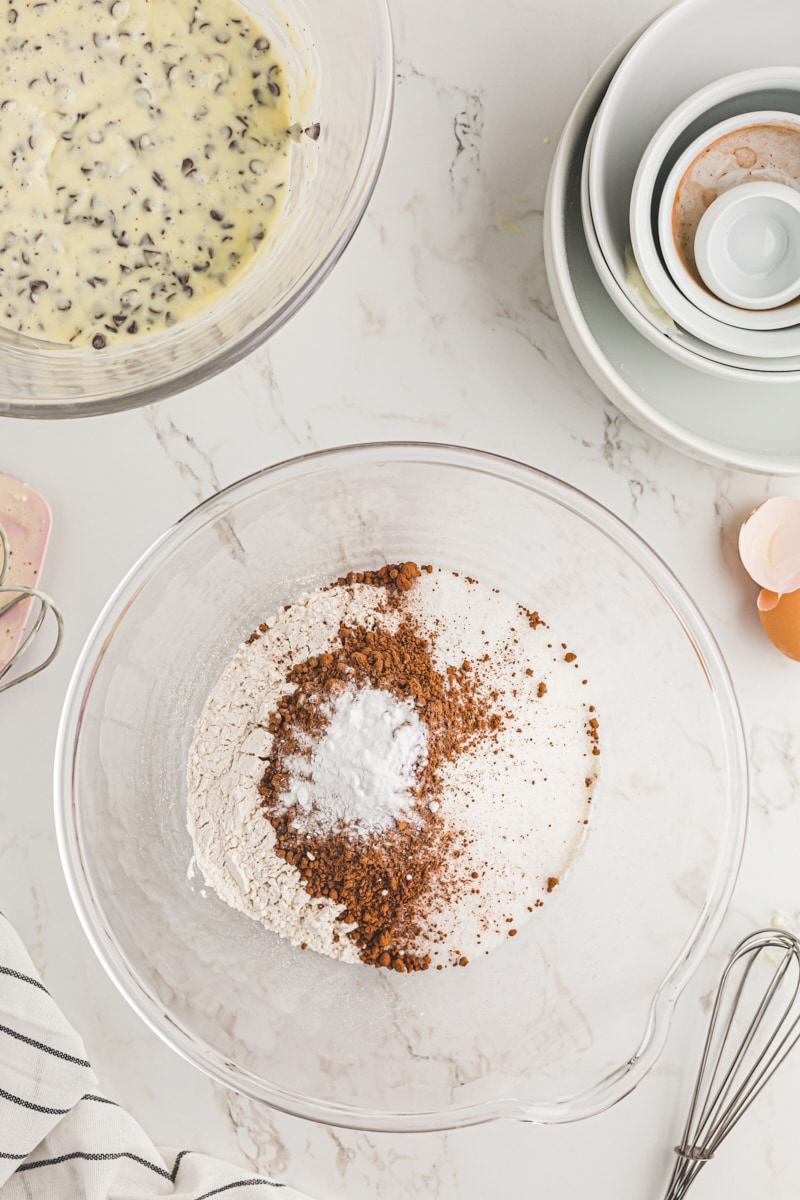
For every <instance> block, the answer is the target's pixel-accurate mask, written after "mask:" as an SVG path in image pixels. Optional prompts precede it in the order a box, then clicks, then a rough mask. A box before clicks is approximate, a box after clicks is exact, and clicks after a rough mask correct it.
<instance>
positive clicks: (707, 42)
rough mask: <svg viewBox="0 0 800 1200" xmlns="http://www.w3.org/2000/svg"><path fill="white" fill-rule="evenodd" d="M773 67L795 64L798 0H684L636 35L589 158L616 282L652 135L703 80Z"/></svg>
mask: <svg viewBox="0 0 800 1200" xmlns="http://www.w3.org/2000/svg"><path fill="white" fill-rule="evenodd" d="M775 66H781V67H797V66H800V4H798V3H797V0H759V2H758V3H753V0H681V2H680V3H678V4H676V5H675V6H674V7H672V8H669V9H667V11H666V12H664V13H662V14H661V16H660V17H657V18H656V20H655V21H653V23H652V24H651V25H650V26H649V27H648V28H647V29H646V30H645V32H644V33H643V34H642V35H641V37H640V38H638V40H637V41H636V42H635V44H634V45H633V47H632V48H631V50H630V52H629V53H628V54H627V55H626V57H625V59H624V61H623V62H622V63H621V65H620V67H619V69H618V70H617V71H616V73H615V75H614V77H613V80H611V81H610V83H609V86H608V88H607V90H606V93H605V96H604V98H603V100H602V102H601V105H600V109H599V112H598V114H597V121H596V125H595V135H594V147H593V151H592V157H591V162H590V164H589V189H590V200H591V208H592V213H593V216H594V223H595V228H596V230H597V234H598V237H599V239H600V245H601V247H602V250H603V253H604V255H605V258H606V261H607V262H608V265H609V267H610V268H611V271H612V273H613V274H614V276H615V278H616V279H617V282H618V283H619V284H620V286H624V282H625V258H624V255H625V246H626V245H629V244H630V233H629V228H628V202H629V199H630V195H631V192H632V190H633V181H634V178H635V175H636V170H637V168H638V165H639V161H640V159H641V157H642V155H643V154H644V151H645V149H646V148H647V145H648V143H649V141H650V139H651V137H652V136H653V134H654V133H655V132H656V130H657V129H658V127H659V126H660V125H661V123H662V122H663V121H664V120H666V118H667V117H668V116H669V114H670V113H671V112H672V110H673V109H675V108H677V107H678V105H679V104H681V103H682V102H683V101H684V100H685V99H686V98H687V97H688V96H690V95H691V94H692V93H693V92H696V91H699V90H700V88H702V87H704V86H705V85H706V84H709V83H712V82H713V81H714V80H717V79H720V78H721V77H722V76H724V75H731V74H733V72H735V71H742V70H746V69H748V68H753V69H754V68H756V67H775ZM620 198H621V199H622V203H620Z"/></svg>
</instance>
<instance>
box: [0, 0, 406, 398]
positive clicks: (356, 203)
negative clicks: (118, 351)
mask: <svg viewBox="0 0 800 1200" xmlns="http://www.w3.org/2000/svg"><path fill="white" fill-rule="evenodd" d="M373 20H374V23H375V26H376V29H377V30H378V32H379V36H380V42H379V44H376V46H375V54H374V57H373V63H374V65H375V88H374V94H373V98H372V109H371V114H370V121H369V126H368V134H367V142H366V145H365V148H364V154H363V155H362V158H361V162H360V163H359V167H358V171H357V173H356V175H355V177H354V179H353V182H352V186H351V188H350V200H349V202H348V204H347V206H346V208H345V209H343V211H342V214H341V216H340V218H339V221H338V222H337V228H336V229H335V230H334V231H333V233H332V235H331V239H330V240H329V242H328V245H327V246H325V247H321V248H320V250H318V252H317V254H316V255H315V258H314V260H313V261H312V262H311V263H310V264H309V265H308V266H307V268H306V270H305V272H304V274H303V275H302V276H301V278H300V279H299V281H298V282H297V284H295V285H294V287H293V288H292V290H291V291H290V293H289V294H288V295H287V296H286V297H285V299H284V300H283V302H282V303H281V304H280V305H279V306H278V308H276V309H275V311H274V312H273V313H271V314H270V315H267V316H265V317H263V318H262V319H260V320H259V322H258V324H257V325H256V326H255V328H252V329H250V331H249V332H248V333H246V334H244V335H240V336H238V337H236V338H233V339H232V340H231V341H228V342H226V343H225V344H224V345H222V346H220V347H219V349H218V350H217V351H216V353H214V354H212V355H210V356H209V357H208V358H207V359H204V361H203V362H202V363H200V364H199V365H198V366H194V367H191V368H188V369H184V370H182V371H179V372H177V373H172V374H169V375H168V376H166V377H164V378H162V379H160V380H154V381H153V382H151V383H148V384H145V385H144V386H141V385H136V386H131V387H122V388H120V389H119V390H117V391H114V392H109V393H108V394H106V395H98V396H97V397H96V398H94V399H91V400H84V399H72V400H46V401H44V402H38V401H35V400H20V399H15V398H14V397H13V396H2V395H0V416H2V417H20V418H30V419H66V418H70V417H95V416H101V415H104V414H107V413H116V412H125V411H127V410H128V409H131V408H140V407H143V406H144V405H147V404H153V403H155V402H156V401H158V400H165V399H166V398H167V397H169V396H174V395H175V394H176V393H178V392H182V391H186V390H188V389H189V388H193V387H197V386H198V385H199V384H201V383H205V382H206V381H207V380H209V379H213V378H214V377H215V376H216V375H219V374H220V373H221V372H222V371H225V370H227V369H228V367H232V366H234V365H235V364H236V363H238V362H241V361H242V360H243V359H245V358H247V356H248V355H249V354H251V353H252V352H253V350H255V349H257V348H258V347H259V346H260V345H262V343H264V342H266V341H268V340H269V338H271V337H272V336H273V335H274V334H275V333H277V332H278V331H279V330H280V329H282V328H283V326H284V325H285V324H286V323H287V321H289V320H290V319H291V317H293V316H294V315H295V313H297V312H298V311H299V310H300V309H301V308H302V307H303V305H304V304H305V303H306V301H307V300H309V299H310V298H311V296H312V295H313V294H314V293H315V292H316V290H317V288H319V287H320V285H321V284H322V283H323V282H324V280H325V279H326V278H327V277H328V275H329V274H330V273H331V271H332V270H333V268H334V267H335V266H336V264H337V262H338V261H339V259H340V258H341V257H342V255H343V254H344V252H345V250H346V249H347V246H348V245H349V243H350V241H351V240H352V238H353V236H354V234H355V232H356V230H357V229H358V227H359V225H360V224H361V220H362V218H363V216H364V213H365V212H366V209H367V205H368V204H369V202H370V200H371V199H372V195H373V193H374V191H375V188H376V186H377V183H378V179H379V178H380V174H381V169H382V167H383V163H384V160H385V158H386V150H387V147H388V144H389V133H390V130H391V124H392V115H393V112H394V97H395V48H394V34H393V31H392V21H391V14H390V10H389V0H375V4H374V9H373ZM370 149H372V153H369V151H370ZM178 328H179V327H178ZM143 342H144V347H145V348H144V349H143V348H142V345H141V344H140V345H138V346H136V345H135V346H133V347H132V349H131V353H132V354H134V355H140V354H142V353H146V339H143Z"/></svg>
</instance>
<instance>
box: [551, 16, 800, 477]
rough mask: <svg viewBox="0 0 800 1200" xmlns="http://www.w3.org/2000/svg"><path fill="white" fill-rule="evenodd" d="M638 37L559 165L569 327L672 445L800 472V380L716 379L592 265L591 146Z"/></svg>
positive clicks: (622, 399) (558, 223)
mask: <svg viewBox="0 0 800 1200" xmlns="http://www.w3.org/2000/svg"><path fill="white" fill-rule="evenodd" d="M679 7H680V9H684V8H685V7H686V5H685V3H684V4H682V5H680V6H679ZM673 11H677V10H673ZM798 15H800V13H799V14H798ZM630 44H631V39H628V40H626V41H625V42H624V43H623V44H622V45H620V46H619V47H618V48H617V50H616V51H615V52H614V53H613V54H612V55H610V56H609V58H608V59H606V61H605V62H604V63H603V65H602V66H601V67H600V68H599V70H598V71H597V73H596V74H595V76H594V77H593V79H592V80H591V81H590V83H589V85H588V86H587V88H586V90H585V91H584V93H583V95H582V96H581V98H580V100H579V101H578V103H577V105H576V107H575V109H574V110H573V112H572V115H571V117H570V118H569V121H568V122H567V124H566V126H565V128H564V131H563V133H562V136H561V140H560V142H559V146H558V149H557V151H556V155H555V158H554V161H553V168H552V171H551V174H550V181H549V185H548V191H547V200H546V205H545V218H544V250H545V262H546V266H547V275H548V279H549V282H550V288H551V291H552V294H553V300H554V303H555V307H556V311H557V313H558V316H559V319H560V320H561V324H562V326H563V328H564V332H565V334H566V336H567V338H568V340H569V342H570V344H571V345H572V348H573V350H574V351H575V353H576V355H577V357H578V359H579V360H580V362H581V363H582V364H583V366H584V368H585V370H586V371H587V372H588V374H589V375H590V376H591V378H592V379H593V380H594V382H595V383H596V384H597V386H598V387H599V388H600V389H601V390H602V391H603V393H604V394H605V395H606V396H608V398H609V399H610V400H612V401H613V402H614V403H615V404H616V405H617V407H618V408H619V409H620V410H621V411H622V412H623V413H625V415H626V416H628V417H629V418H630V419H631V420H632V421H634V422H635V423H636V424H637V425H639V426H640V427H641V428H643V429H645V430H646V431H647V432H648V433H651V434H652V435H653V436H654V437H657V438H659V439H660V440H661V441H663V442H665V443H666V444H667V445H670V446H672V447H674V448H675V449H677V450H681V451H682V452H683V453H686V454H689V455H691V456H693V457H694V458H697V459H700V460H702V461H704V462H707V463H711V464H713V465H715V466H722V467H732V468H735V469H740V470H746V471H757V472H762V473H765V474H775V475H797V474H800V386H798V384H797V382H796V380H793V379H792V378H790V377H789V378H785V379H777V380H776V379H773V380H772V381H765V379H764V377H763V376H761V375H754V378H753V380H752V381H749V380H735V381H726V380H721V379H714V378H710V377H709V376H707V375H704V374H702V373H701V372H699V371H696V370H692V369H691V368H689V367H687V366H685V365H684V364H683V363H680V362H678V361H676V360H675V359H674V358H672V357H670V356H668V355H666V354H664V353H662V352H660V351H659V350H657V349H656V348H655V347H654V346H652V345H651V344H650V343H649V342H648V341H647V340H646V339H645V338H644V337H642V336H641V334H640V333H638V332H637V330H636V329H635V328H634V327H633V326H632V325H631V324H629V323H628V321H626V320H625V318H624V317H623V316H622V315H621V314H620V313H619V312H618V311H617V309H616V307H615V306H614V305H613V304H610V303H609V299H608V296H607V294H606V292H605V290H604V288H603V285H602V283H601V282H600V279H599V278H598V275H597V272H596V271H595V270H594V267H593V265H592V260H591V258H590V256H589V250H588V247H587V244H586V239H585V237H584V234H583V226H582V222H581V214H580V175H581V165H582V161H583V153H584V149H585V146H586V141H587V138H588V135H589V130H590V128H591V125H592V121H593V120H594V117H595V115H596V113H597V110H598V108H599V106H600V102H601V100H602V97H603V94H604V91H605V89H606V88H607V87H608V85H609V83H610V82H611V79H612V78H613V76H614V71H615V69H616V68H617V66H618V64H619V63H620V61H621V60H622V57H623V56H624V54H625V52H626V50H627V49H628V47H629V46H630Z"/></svg>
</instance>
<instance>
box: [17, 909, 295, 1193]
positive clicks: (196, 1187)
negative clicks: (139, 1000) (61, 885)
mask: <svg viewBox="0 0 800 1200" xmlns="http://www.w3.org/2000/svg"><path fill="white" fill-rule="evenodd" d="M273 1194H275V1195H276V1196H280V1198H281V1200H303V1198H302V1197H301V1195H300V1193H299V1192H296V1191H295V1190H294V1189H293V1188H289V1187H286V1186H284V1185H283V1184H280V1183H273V1182H272V1181H271V1180H269V1179H264V1178H262V1177H257V1176H254V1175H246V1174H245V1172H243V1171H241V1170H239V1169H237V1168H235V1167H232V1166H230V1165H229V1164H226V1163H222V1162H219V1161H218V1160H217V1159H213V1158H209V1157H208V1156H207V1155H205V1154H198V1153H196V1152H194V1151H191V1150H181V1151H175V1150H157V1149H156V1147H155V1146H154V1145H153V1143H152V1142H151V1141H150V1139H149V1138H148V1137H147V1135H146V1134H145V1133H144V1131H143V1130H142V1129H141V1128H140V1126H139V1125H137V1123H136V1122H135V1121H134V1120H133V1118H132V1117H130V1116H129V1115H128V1114H127V1113H126V1112H125V1111H124V1110H123V1109H121V1108H120V1107H119V1106H118V1105H117V1104H114V1102H113V1101H112V1100H109V1099H108V1098H107V1097H106V1096H103V1095H102V1094H101V1092H100V1091H99V1090H98V1087H97V1080H96V1078H95V1075H94V1072H93V1071H92V1068H91V1065H90V1063H89V1062H87V1059H86V1051H85V1049H84V1046H83V1042H82V1041H81V1039H80V1038H79V1037H78V1035H77V1034H76V1033H75V1031H74V1029H72V1028H71V1026H70V1025H69V1024H68V1023H67V1021H66V1019H65V1018H64V1016H63V1014H62V1013H61V1011H60V1009H59V1008H58V1006H57V1005H56V1003H55V1001H54V1000H53V998H52V996H51V995H50V993H49V992H48V991H47V989H46V988H45V986H44V984H43V983H42V981H41V980H40V979H39V977H38V975H37V973H36V968H35V967H34V966H33V963H32V962H31V960H30V958H29V957H28V954H27V951H26V950H25V947H24V946H23V945H22V942H21V941H20V940H19V938H18V936H17V934H16V933H15V931H14V930H13V929H12V927H11V925H10V924H9V923H8V921H7V920H6V919H5V918H4V917H3V916H1V915H0V1200H147V1198H150V1197H155V1196H169V1197H172V1198H173V1200H211V1197H212V1196H224V1197H225V1198H226V1200H228V1198H230V1200H264V1198H265V1196H269V1195H273Z"/></svg>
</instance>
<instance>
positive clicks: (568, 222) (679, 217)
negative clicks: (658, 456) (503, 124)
mask: <svg viewBox="0 0 800 1200" xmlns="http://www.w3.org/2000/svg"><path fill="white" fill-rule="evenodd" d="M798 35H800V4H798V3H797V0H760V3H759V4H758V5H753V4H752V0H681V2H680V3H678V4H675V5H674V6H673V7H672V8H671V9H668V10H667V11H666V12H665V13H663V14H662V15H661V16H660V17H658V18H657V19H656V20H655V21H653V22H652V23H651V24H650V25H649V26H647V27H646V28H645V29H644V30H643V31H640V32H639V33H638V34H637V35H635V36H632V37H631V38H629V39H628V40H627V42H626V43H625V44H624V45H623V46H621V47H619V48H618V49H617V50H616V51H615V52H614V53H613V55H612V56H611V57H610V58H609V59H608V60H607V61H606V62H605V63H604V64H603V65H602V67H601V68H600V69H599V71H598V73H597V75H596V76H595V78H594V79H593V81H592V83H591V84H590V85H589V87H588V88H587V90H586V92H585V93H584V95H583V96H582V97H581V100H580V101H579V102H578V105H577V107H576V109H575V112H574V113H573V116H572V118H571V120H570V122H569V124H568V126H567V128H566V130H565V132H564V135H563V138H562V143H561V145H560V146H559V150H558V153H557V156H556V160H555V162H554V165H553V172H552V176H551V185H550V188H549V195H548V211H547V215H546V221H545V251H546V258H547V266H548V275H549V278H550V283H551V288H552V291H553V295H554V299H555V303H556V308H557V310H558V313H559V316H560V317H561V320H562V324H563V325H564V327H565V330H566V332H567V336H568V337H569V339H570V341H571V342H572V344H573V346H574V348H575V350H576V352H577V353H578V355H579V357H580V358H581V361H582V362H583V363H584V365H585V366H586V367H587V369H588V370H589V372H590V374H592V375H593V377H594V378H595V379H596V381H597V382H598V383H599V384H600V386H601V387H602V388H603V390H604V391H605V392H606V394H607V395H608V396H610V398H612V399H613V400H615V401H616V402H617V403H619V404H620V406H621V407H622V408H623V409H624V410H625V411H626V412H628V414H629V415H631V416H633V417H634V419H636V420H638V421H639V423H640V424H642V425H644V426H645V427H646V428H648V429H649V430H651V431H652V432H654V433H656V434H657V435H658V436H661V437H663V438H664V440H666V441H668V442H671V443H672V444H674V445H678V446H680V447H681V448H682V449H684V450H688V451H689V452H690V453H692V454H695V455H696V456H698V457H701V458H705V459H707V460H709V461H713V462H716V463H724V464H725V465H728V466H740V467H749V468H751V469H756V470H765V471H775V472H780V473H784V474H788V473H798V472H800V48H798V47H800V37H799V36H798ZM606 302H608V303H606ZM611 302H613V304H612V303H611ZM620 318H622V320H621V319H620ZM656 351H657V353H656ZM725 385H727V387H726V386H725ZM756 414H758V415H756Z"/></svg>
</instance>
